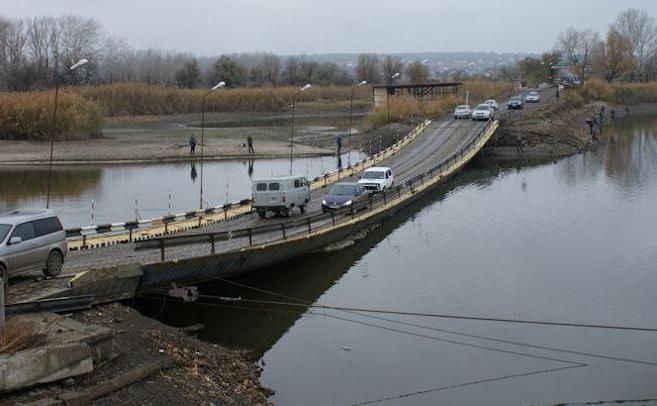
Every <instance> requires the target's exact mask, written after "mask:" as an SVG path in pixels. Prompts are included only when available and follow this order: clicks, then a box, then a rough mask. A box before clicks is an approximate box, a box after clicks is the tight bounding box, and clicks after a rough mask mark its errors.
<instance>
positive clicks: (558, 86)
mask: <svg viewBox="0 0 657 406" xmlns="http://www.w3.org/2000/svg"><path fill="white" fill-rule="evenodd" d="M560 87H561V85H557V101H559V88H560Z"/></svg>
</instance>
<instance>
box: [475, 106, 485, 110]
mask: <svg viewBox="0 0 657 406" xmlns="http://www.w3.org/2000/svg"><path fill="white" fill-rule="evenodd" d="M475 110H479V111H481V110H485V111H487V110H488V106H477V107H475Z"/></svg>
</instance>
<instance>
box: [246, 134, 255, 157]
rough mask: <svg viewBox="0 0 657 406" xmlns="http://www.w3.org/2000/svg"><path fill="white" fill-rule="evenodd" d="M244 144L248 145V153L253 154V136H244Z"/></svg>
mask: <svg viewBox="0 0 657 406" xmlns="http://www.w3.org/2000/svg"><path fill="white" fill-rule="evenodd" d="M246 144H247V145H248V146H249V155H253V154H255V150H254V149H253V138H251V136H250V135H249V136H248V137H246Z"/></svg>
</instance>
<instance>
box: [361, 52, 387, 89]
mask: <svg viewBox="0 0 657 406" xmlns="http://www.w3.org/2000/svg"><path fill="white" fill-rule="evenodd" d="M356 77H357V78H358V79H359V80H366V81H367V82H368V83H372V84H374V83H377V82H379V81H380V79H381V62H380V61H379V58H378V57H377V56H376V55H374V54H360V55H358V63H357V65H356Z"/></svg>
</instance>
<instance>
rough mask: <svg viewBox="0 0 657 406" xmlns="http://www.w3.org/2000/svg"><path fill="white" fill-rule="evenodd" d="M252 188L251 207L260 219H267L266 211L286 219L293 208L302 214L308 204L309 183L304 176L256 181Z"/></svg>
mask: <svg viewBox="0 0 657 406" xmlns="http://www.w3.org/2000/svg"><path fill="white" fill-rule="evenodd" d="M252 188H253V204H252V206H253V208H254V209H255V210H256V212H258V215H259V216H260V217H262V218H266V217H267V211H272V212H274V213H275V214H279V215H281V216H285V217H287V216H289V215H290V211H291V210H292V209H293V208H295V207H298V208H299V209H300V210H301V213H304V212H305V211H306V206H307V205H308V203H309V202H310V183H309V182H308V180H307V179H306V178H305V177H304V176H278V177H271V178H262V179H257V180H254V181H253V186H252Z"/></svg>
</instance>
